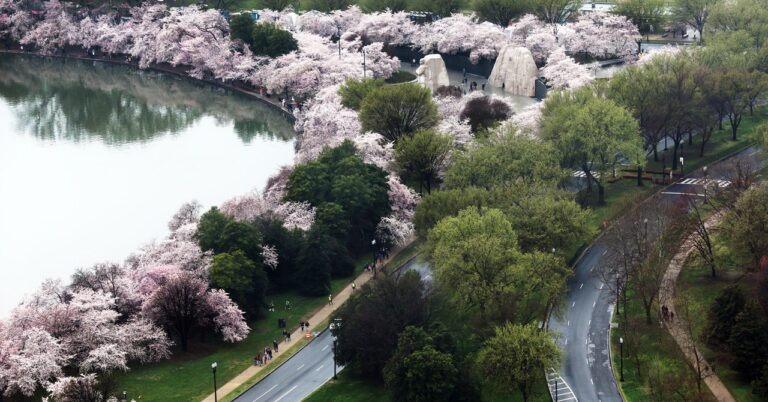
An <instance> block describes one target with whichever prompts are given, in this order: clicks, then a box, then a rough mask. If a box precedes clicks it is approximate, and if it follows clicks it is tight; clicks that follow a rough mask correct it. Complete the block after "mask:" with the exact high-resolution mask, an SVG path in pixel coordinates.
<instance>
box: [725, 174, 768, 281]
mask: <svg viewBox="0 0 768 402" xmlns="http://www.w3.org/2000/svg"><path fill="white" fill-rule="evenodd" d="M725 229H726V232H727V233H728V235H729V237H730V240H731V242H732V244H734V245H736V246H738V247H739V248H741V249H743V250H745V251H747V252H749V254H750V255H751V256H752V260H753V261H754V265H753V269H755V270H756V269H757V268H759V267H760V258H762V257H763V256H764V255H768V184H760V185H757V186H755V187H752V188H750V189H748V190H747V191H745V192H744V193H743V194H742V195H741V196H740V197H739V199H738V200H737V201H736V205H735V206H734V208H733V211H732V212H731V213H730V214H729V215H728V219H726V220H725Z"/></svg>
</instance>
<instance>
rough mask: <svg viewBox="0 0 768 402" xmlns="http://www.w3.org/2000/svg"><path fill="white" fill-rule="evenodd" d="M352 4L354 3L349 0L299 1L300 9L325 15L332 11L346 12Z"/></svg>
mask: <svg viewBox="0 0 768 402" xmlns="http://www.w3.org/2000/svg"><path fill="white" fill-rule="evenodd" d="M352 4H354V1H350V0H301V9H302V10H307V11H309V10H317V11H322V12H324V13H327V12H331V11H334V10H346V9H347V8H349V6H351V5H352Z"/></svg>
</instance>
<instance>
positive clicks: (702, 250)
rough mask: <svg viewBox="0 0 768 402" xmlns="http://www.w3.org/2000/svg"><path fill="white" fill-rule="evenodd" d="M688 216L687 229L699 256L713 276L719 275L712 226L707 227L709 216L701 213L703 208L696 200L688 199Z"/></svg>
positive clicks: (685, 220)
mask: <svg viewBox="0 0 768 402" xmlns="http://www.w3.org/2000/svg"><path fill="white" fill-rule="evenodd" d="M688 210H689V212H688V216H687V217H686V219H684V222H685V224H687V229H688V231H689V232H692V233H691V239H692V240H693V246H694V247H695V248H696V251H698V253H699V256H700V257H701V259H702V260H704V263H705V264H707V266H708V267H709V270H710V272H711V274H712V277H713V278H715V277H717V264H716V263H715V251H714V248H713V246H712V230H713V229H712V228H709V227H707V225H706V220H707V217H705V216H703V215H702V213H701V208H699V204H698V203H697V202H696V200H688Z"/></svg>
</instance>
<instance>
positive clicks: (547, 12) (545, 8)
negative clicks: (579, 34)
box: [531, 0, 582, 27]
mask: <svg viewBox="0 0 768 402" xmlns="http://www.w3.org/2000/svg"><path fill="white" fill-rule="evenodd" d="M581 5H582V1H581V0H535V1H532V2H531V11H532V12H533V14H534V15H536V16H537V17H539V19H541V20H543V21H546V22H548V23H550V24H552V25H553V26H554V27H556V25H555V24H562V23H564V22H566V21H568V20H571V19H572V18H573V17H574V16H575V15H576V14H577V13H578V12H579V9H580V8H581Z"/></svg>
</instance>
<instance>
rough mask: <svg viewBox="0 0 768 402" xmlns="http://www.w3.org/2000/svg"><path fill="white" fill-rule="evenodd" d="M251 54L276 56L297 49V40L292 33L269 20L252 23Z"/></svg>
mask: <svg viewBox="0 0 768 402" xmlns="http://www.w3.org/2000/svg"><path fill="white" fill-rule="evenodd" d="M249 44H250V46H251V50H252V51H253V54H255V55H259V56H268V57H278V56H282V55H284V54H288V53H290V52H293V51H295V50H298V49H299V42H297V41H296V39H295V38H294V37H293V35H292V34H291V33H290V32H288V31H286V30H284V29H282V28H280V27H279V26H278V25H277V24H273V23H271V22H262V23H258V24H256V25H254V27H253V32H252V34H251V42H250V43H249Z"/></svg>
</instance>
